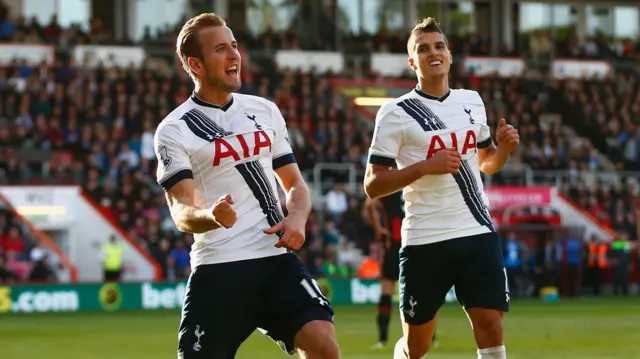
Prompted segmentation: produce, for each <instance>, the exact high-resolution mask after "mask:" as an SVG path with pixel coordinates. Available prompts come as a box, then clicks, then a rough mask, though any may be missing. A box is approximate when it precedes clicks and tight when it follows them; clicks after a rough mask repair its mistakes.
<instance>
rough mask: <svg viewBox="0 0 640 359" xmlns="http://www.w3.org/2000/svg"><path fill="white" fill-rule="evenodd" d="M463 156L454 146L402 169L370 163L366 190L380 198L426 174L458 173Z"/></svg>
mask: <svg viewBox="0 0 640 359" xmlns="http://www.w3.org/2000/svg"><path fill="white" fill-rule="evenodd" d="M460 161H461V156H460V153H458V151H457V150H455V149H453V148H445V149H442V150H440V151H438V152H437V153H436V154H435V155H433V157H431V158H430V159H428V160H423V161H420V162H416V163H414V164H412V165H411V166H408V167H405V168H403V169H400V170H396V169H393V168H392V167H389V166H384V165H378V164H373V163H369V164H368V165H367V171H366V173H365V177H364V191H365V193H366V194H367V197H369V198H380V197H384V196H388V195H390V194H392V193H396V192H398V191H400V190H401V189H403V188H404V187H407V186H409V185H410V184H412V183H413V182H415V181H417V180H418V179H420V178H422V177H423V176H426V175H441V174H447V173H456V172H458V169H459V168H460Z"/></svg>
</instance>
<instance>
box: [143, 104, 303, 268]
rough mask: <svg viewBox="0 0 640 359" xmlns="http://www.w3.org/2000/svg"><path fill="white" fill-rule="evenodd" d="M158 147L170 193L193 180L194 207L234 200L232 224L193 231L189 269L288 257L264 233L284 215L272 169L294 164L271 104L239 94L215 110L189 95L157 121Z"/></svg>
mask: <svg viewBox="0 0 640 359" xmlns="http://www.w3.org/2000/svg"><path fill="white" fill-rule="evenodd" d="M154 147H155V152H156V156H157V158H158V162H159V163H158V170H157V180H158V183H159V184H160V185H161V186H162V188H163V189H164V190H165V191H169V190H170V189H171V187H173V186H174V185H175V184H176V183H178V182H179V181H180V180H183V179H185V178H192V179H193V180H194V181H195V184H196V192H195V206H197V207H199V208H210V207H211V206H213V204H214V203H215V202H216V201H217V200H218V199H219V198H220V197H222V196H224V195H225V194H227V193H230V194H231V196H232V197H233V200H234V201H235V203H234V204H233V205H232V207H233V209H234V210H235V212H236V214H237V217H238V219H237V221H236V223H235V225H234V226H233V227H231V228H228V229H226V228H218V229H215V230H213V231H209V232H207V233H203V234H195V236H194V237H195V242H194V244H193V245H192V247H191V266H192V268H195V267H196V266H198V265H200V264H212V263H222V262H233V261H240V260H245V259H253V258H261V257H268V256H273V255H278V254H282V253H286V249H284V248H275V247H274V246H273V245H274V244H275V243H276V242H277V241H278V236H276V235H267V234H264V233H263V230H264V229H267V228H270V227H272V226H274V225H275V224H276V223H278V222H280V221H281V220H282V219H283V218H284V216H283V214H282V211H281V207H280V201H279V198H278V195H277V193H278V192H277V187H276V186H277V183H276V182H277V181H276V179H275V174H274V170H275V169H277V168H280V167H282V166H285V165H287V164H290V163H294V162H295V157H294V156H293V152H292V150H291V147H290V146H289V139H288V137H287V128H286V124H285V121H284V118H283V117H282V115H281V114H280V110H279V109H278V108H277V107H276V105H275V104H274V103H273V102H271V101H268V100H266V99H264V98H261V97H256V96H249V95H242V94H235V93H234V94H233V98H232V99H231V100H230V101H229V102H228V103H227V104H225V105H224V106H216V105H213V104H210V103H207V102H205V101H202V100H201V99H198V98H197V97H195V95H192V96H191V98H189V99H188V100H187V101H185V102H184V103H183V104H182V105H180V106H179V107H178V108H176V109H175V110H174V111H173V112H171V113H170V114H169V115H168V116H167V117H166V118H165V119H164V120H163V121H162V122H161V123H160V125H159V126H158V129H157V130H156V133H155V138H154Z"/></svg>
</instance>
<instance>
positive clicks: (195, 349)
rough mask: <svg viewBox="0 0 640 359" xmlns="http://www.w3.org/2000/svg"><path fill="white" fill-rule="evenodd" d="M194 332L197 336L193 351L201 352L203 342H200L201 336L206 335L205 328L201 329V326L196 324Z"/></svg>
mask: <svg viewBox="0 0 640 359" xmlns="http://www.w3.org/2000/svg"><path fill="white" fill-rule="evenodd" d="M193 334H195V336H196V338H197V340H196V342H195V343H194V344H193V351H194V352H199V351H200V349H202V344H200V337H202V336H203V335H204V330H203V331H200V326H199V325H196V331H195V332H194V333H193Z"/></svg>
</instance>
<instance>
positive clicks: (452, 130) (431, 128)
mask: <svg viewBox="0 0 640 359" xmlns="http://www.w3.org/2000/svg"><path fill="white" fill-rule="evenodd" d="M459 107H460V108H457V107H455V108H453V109H451V108H449V109H433V110H430V111H421V112H420V113H419V114H415V113H414V114H413V116H409V117H410V120H409V121H406V122H405V123H406V124H407V126H406V131H405V136H404V138H405V143H406V144H408V145H409V146H411V147H412V148H413V149H414V150H415V151H418V152H420V153H421V155H422V154H424V155H425V156H426V158H430V157H431V156H433V155H434V154H435V153H436V152H438V151H439V150H441V149H443V148H454V149H456V150H458V152H460V154H461V155H463V156H464V155H466V154H468V153H470V152H474V153H475V152H477V144H478V137H479V135H480V130H481V125H480V124H479V123H478V122H477V121H476V120H475V118H474V116H473V112H472V111H471V110H470V109H469V108H467V107H463V106H459Z"/></svg>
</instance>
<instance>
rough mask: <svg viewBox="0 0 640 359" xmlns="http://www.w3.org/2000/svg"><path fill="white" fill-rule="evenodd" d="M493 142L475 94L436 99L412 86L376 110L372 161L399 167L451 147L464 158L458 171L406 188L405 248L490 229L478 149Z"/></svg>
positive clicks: (460, 92)
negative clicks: (403, 93) (411, 88)
mask: <svg viewBox="0 0 640 359" xmlns="http://www.w3.org/2000/svg"><path fill="white" fill-rule="evenodd" d="M492 143H493V142H492V139H491V133H490V131H489V127H488V126H487V116H486V111H485V108H484V103H483V102H482V99H481V98H480V95H479V94H478V93H477V92H475V91H469V90H450V91H449V92H448V93H447V94H446V95H445V96H442V97H439V98H438V97H434V96H431V95H428V94H426V93H424V92H422V91H420V90H419V89H417V88H416V89H414V90H413V91H411V92H409V93H407V94H405V95H404V96H402V97H399V98H397V99H395V100H394V101H391V102H389V103H387V104H385V105H384V106H383V107H382V108H380V110H379V111H378V113H377V116H376V128H375V131H374V134H373V141H372V144H371V148H370V150H369V162H370V163H372V164H379V165H385V166H393V165H394V164H397V166H398V169H402V168H405V167H408V166H410V165H412V164H414V163H417V162H419V161H422V160H425V159H427V158H431V156H433V155H434V154H435V153H436V152H437V151H438V150H441V149H443V148H452V147H454V148H456V149H457V150H458V152H460V154H461V155H462V163H461V166H460V170H459V172H458V173H456V174H446V175H427V176H424V177H422V178H421V179H419V180H417V181H415V182H414V183H412V184H410V185H409V186H407V187H405V188H404V190H403V196H404V199H405V218H404V220H403V223H402V244H403V245H420V244H427V243H434V242H439V241H444V240H448V239H453V238H459V237H466V236H471V235H476V234H482V233H488V232H492V231H494V229H493V226H492V222H491V216H490V215H489V211H488V209H487V208H488V205H489V203H488V202H489V200H488V198H487V196H486V195H485V193H484V190H483V187H482V180H481V177H480V164H479V160H478V148H486V147H489V146H490V145H491V144H492Z"/></svg>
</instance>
